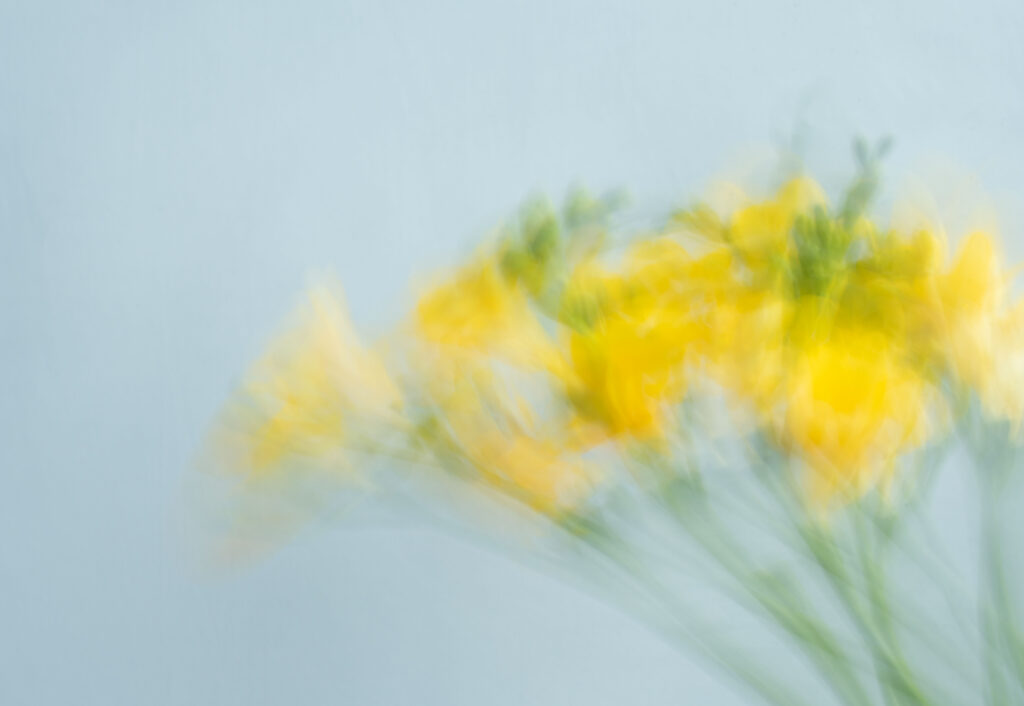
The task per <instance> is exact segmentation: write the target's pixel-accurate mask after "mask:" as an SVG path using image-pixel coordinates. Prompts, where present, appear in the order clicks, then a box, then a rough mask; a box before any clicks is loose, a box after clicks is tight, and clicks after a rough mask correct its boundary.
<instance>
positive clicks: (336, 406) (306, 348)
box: [225, 287, 400, 473]
mask: <svg viewBox="0 0 1024 706" xmlns="http://www.w3.org/2000/svg"><path fill="white" fill-rule="evenodd" d="M399 404H400V395H399V392H398V390H397V388H396V387H395V385H394V383H393V382H392V381H391V379H390V377H389V376H388V374H387V372H386V370H385V369H384V366H383V364H382V363H381V362H380V360H379V359H378V358H377V357H376V356H375V355H374V354H373V353H372V352H370V351H369V350H367V349H365V348H364V347H363V346H362V345H361V344H360V342H359V340H358V338H357V336H356V333H355V331H354V330H353V328H352V325H351V323H350V321H349V320H348V317H347V315H346V312H345V309H344V306H343V304H342V301H341V298H340V294H336V293H334V292H332V291H331V290H330V289H328V288H326V287H318V288H316V289H314V290H313V291H312V292H311V293H310V295H309V301H308V303H307V305H306V307H305V308H304V310H303V311H302V312H301V315H300V317H299V321H298V323H297V325H296V326H295V327H293V328H292V330H290V331H288V332H287V333H285V334H284V335H283V336H281V337H280V338H279V339H278V340H276V341H274V343H273V344H272V345H271V347H270V350H269V351H268V353H267V354H266V355H265V356H264V358H263V359H262V360H260V361H259V362H258V363H257V364H256V365H255V366H254V367H253V369H252V371H251V372H250V374H249V376H248V379H247V380H246V381H245V383H244V385H243V388H242V391H241V395H240V399H238V400H237V401H236V403H235V405H234V408H233V410H232V412H233V414H232V415H231V417H230V419H232V421H231V422H230V423H228V425H227V427H228V428H227V429H226V430H225V431H226V433H227V436H228V437H229V438H230V439H231V442H230V443H232V445H233V446H235V447H236V451H238V452H240V455H239V456H238V458H237V461H236V462H237V463H238V465H240V466H241V467H242V469H243V470H249V471H253V472H256V473H265V472H267V471H270V470H272V469H275V468H278V467H280V466H281V465H282V464H283V463H285V462H288V461H296V460H298V461H316V462H321V463H328V464H331V463H337V462H339V461H340V460H341V454H342V450H343V447H344V445H345V442H346V439H347V438H348V437H349V436H350V431H351V429H350V427H351V426H353V425H359V424H361V423H362V422H364V421H366V420H378V421H380V420H385V419H387V418H388V417H389V416H390V415H391V414H392V413H393V410H394V409H395V408H396V407H397V406H398V405H399Z"/></svg>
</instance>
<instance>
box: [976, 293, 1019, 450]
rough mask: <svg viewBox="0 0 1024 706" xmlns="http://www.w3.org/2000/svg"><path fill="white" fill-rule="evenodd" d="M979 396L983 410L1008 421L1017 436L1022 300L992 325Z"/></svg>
mask: <svg viewBox="0 0 1024 706" xmlns="http://www.w3.org/2000/svg"><path fill="white" fill-rule="evenodd" d="M979 394H980V397H981V401H982V404H983V405H984V406H985V409H986V411H987V412H988V413H989V414H991V415H992V416H994V417H997V418H1002V419H1006V420H1007V421H1009V422H1010V424H1011V425H1012V428H1013V432H1014V434H1015V435H1017V436H1019V435H1020V434H1021V431H1022V428H1024V301H1019V302H1017V304H1016V305H1015V306H1014V307H1013V309H1011V310H1010V311H1009V312H1008V313H1007V314H1005V315H1003V316H1000V317H999V318H998V320H997V321H996V322H995V324H994V326H993V331H992V367H991V370H990V374H989V375H987V376H986V377H985V379H984V380H983V381H982V387H981V389H980V390H979Z"/></svg>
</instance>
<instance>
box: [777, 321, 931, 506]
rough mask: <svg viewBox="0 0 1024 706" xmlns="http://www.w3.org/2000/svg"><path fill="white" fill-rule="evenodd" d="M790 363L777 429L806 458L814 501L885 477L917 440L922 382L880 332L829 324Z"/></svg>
mask: <svg viewBox="0 0 1024 706" xmlns="http://www.w3.org/2000/svg"><path fill="white" fill-rule="evenodd" d="M792 366H793V367H792V369H791V370H790V371H789V374H788V376H787V381H786V386H785V409H784V412H783V413H782V415H781V417H780V418H779V419H778V422H777V431H778V433H779V435H780V437H781V440H782V442H783V443H784V445H786V446H788V447H790V448H791V449H793V450H795V451H797V452H798V454H799V456H800V457H801V458H802V460H803V461H804V463H805V464H806V465H807V467H808V469H809V478H808V480H809V483H808V486H809V494H810V498H811V500H812V501H813V502H814V504H816V505H817V506H819V507H826V506H828V505H829V504H830V503H831V502H833V501H834V500H835V499H837V498H845V499H850V498H855V497H858V496H860V495H862V494H863V493H865V492H866V491H867V490H868V489H870V488H872V487H874V486H875V485H876V484H878V483H880V482H882V483H884V482H885V481H887V480H888V474H889V473H890V472H891V471H892V469H893V463H894V461H895V459H896V458H897V457H898V456H899V455H900V454H902V453H904V452H906V451H908V450H910V449H912V448H914V447H915V446H917V445H918V444H920V443H921V442H922V441H923V440H924V438H925V434H926V432H927V409H928V403H929V402H930V401H932V399H931V396H930V390H929V387H928V384H927V381H926V379H925V378H924V377H922V376H921V375H920V374H919V372H918V371H917V370H915V369H914V368H912V367H910V366H909V365H907V364H906V363H905V361H904V360H903V359H902V358H901V356H900V352H899V350H898V349H896V348H895V347H894V346H893V345H892V342H891V341H888V340H886V338H885V336H884V335H882V334H880V333H879V332H875V331H870V330H860V329H853V330H846V331H835V332H833V335H832V336H830V337H829V338H827V339H825V340H821V341H812V342H810V343H809V344H808V345H807V347H806V348H805V349H803V350H800V351H797V353H796V355H795V357H794V359H793V362H792Z"/></svg>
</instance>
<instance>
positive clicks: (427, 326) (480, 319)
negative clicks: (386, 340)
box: [415, 257, 555, 367]
mask: <svg viewBox="0 0 1024 706" xmlns="http://www.w3.org/2000/svg"><path fill="white" fill-rule="evenodd" d="M415 326H416V331H417V333H418V334H419V336H420V337H421V338H422V339H423V340H425V341H429V342H432V343H436V344H438V345H441V346H446V347H451V348H456V349H463V350H464V351H472V352H476V353H480V354H484V355H493V356H497V357H500V358H503V359H505V360H507V361H508V362H511V363H515V364H520V365H526V366H532V367H543V366H545V365H548V364H551V361H552V359H553V357H555V353H554V350H553V347H552V345H551V343H550V341H549V340H548V338H547V335H546V334H545V332H544V328H543V327H542V326H541V324H540V322H539V321H538V320H537V318H536V316H534V314H533V312H532V310H531V309H530V305H529V299H528V297H527V296H526V293H525V292H524V291H523V290H522V289H521V288H520V287H519V286H518V285H516V284H515V283H514V282H509V281H508V280H507V279H506V278H505V277H504V276H503V275H502V273H501V271H500V269H499V267H498V265H497V264H496V263H495V262H494V261H493V260H491V259H488V258H484V257H478V258H477V259H476V260H474V261H473V262H471V263H470V264H469V265H467V266H465V267H464V268H462V269H461V270H459V271H458V272H456V273H455V276H454V277H453V278H452V279H451V280H449V281H447V282H443V283H441V284H440V285H439V286H437V287H435V288H434V289H432V290H431V291H428V292H427V293H426V294H424V295H423V297H422V298H421V299H420V301H419V303H418V304H417V306H416V312H415Z"/></svg>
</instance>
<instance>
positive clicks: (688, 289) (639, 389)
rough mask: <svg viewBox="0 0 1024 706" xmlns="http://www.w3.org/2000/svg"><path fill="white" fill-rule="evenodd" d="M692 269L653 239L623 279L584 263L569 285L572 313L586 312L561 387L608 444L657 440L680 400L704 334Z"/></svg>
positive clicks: (676, 250) (672, 248)
mask: <svg viewBox="0 0 1024 706" xmlns="http://www.w3.org/2000/svg"><path fill="white" fill-rule="evenodd" d="M693 264H694V261H692V260H691V259H690V258H689V257H688V256H686V254H685V252H683V251H682V249H681V248H680V247H678V246H677V245H675V244H674V243H671V241H668V240H657V241H652V242H648V243H645V244H643V245H641V246H639V247H638V248H636V249H635V250H634V251H633V252H632V253H631V254H630V258H629V260H628V261H627V271H626V274H624V275H613V274H610V273H606V272H603V271H602V270H600V269H599V268H597V266H596V265H594V264H593V263H588V264H586V265H584V266H582V267H581V268H579V269H578V270H577V271H576V272H574V274H573V276H572V277H571V279H570V282H569V285H568V287H567V292H568V293H569V296H571V297H572V299H571V301H573V302H576V304H575V306H576V307H580V305H579V303H578V302H581V301H584V302H585V301H590V302H591V305H590V306H589V307H583V310H585V311H587V312H588V315H587V316H586V317H584V318H585V321H583V323H582V325H577V326H574V327H573V330H572V331H571V333H570V334H569V337H568V359H569V368H568V369H567V370H564V371H562V372H561V378H562V382H563V384H564V385H565V388H566V392H567V394H568V397H569V399H570V400H571V401H572V403H573V405H574V407H575V409H576V410H577V412H578V413H579V414H580V415H581V416H582V417H583V419H585V420H588V421H590V422H594V423H596V424H598V425H600V427H601V428H603V429H604V431H605V433H606V434H607V435H608V436H610V437H613V438H618V437H622V436H631V437H635V438H642V439H650V438H657V437H661V436H662V435H663V434H664V422H665V419H666V416H667V414H668V411H669V409H670V407H671V406H672V405H673V404H675V403H678V402H679V401H680V400H681V399H682V397H683V395H684V393H685V390H686V378H685V363H686V362H687V359H688V358H689V357H692V355H694V353H695V350H696V348H697V341H698V340H699V339H700V337H701V335H702V334H703V332H704V331H705V329H706V326H705V325H704V324H703V323H702V322H700V321H699V320H698V319H697V318H695V308H694V301H695V300H694V295H693V291H692V290H693V287H694V285H693V283H692V282H691V281H689V279H688V277H687V272H688V271H689V270H691V269H692V268H693ZM588 297H589V299H588ZM564 306H565V305H563V307H564Z"/></svg>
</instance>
